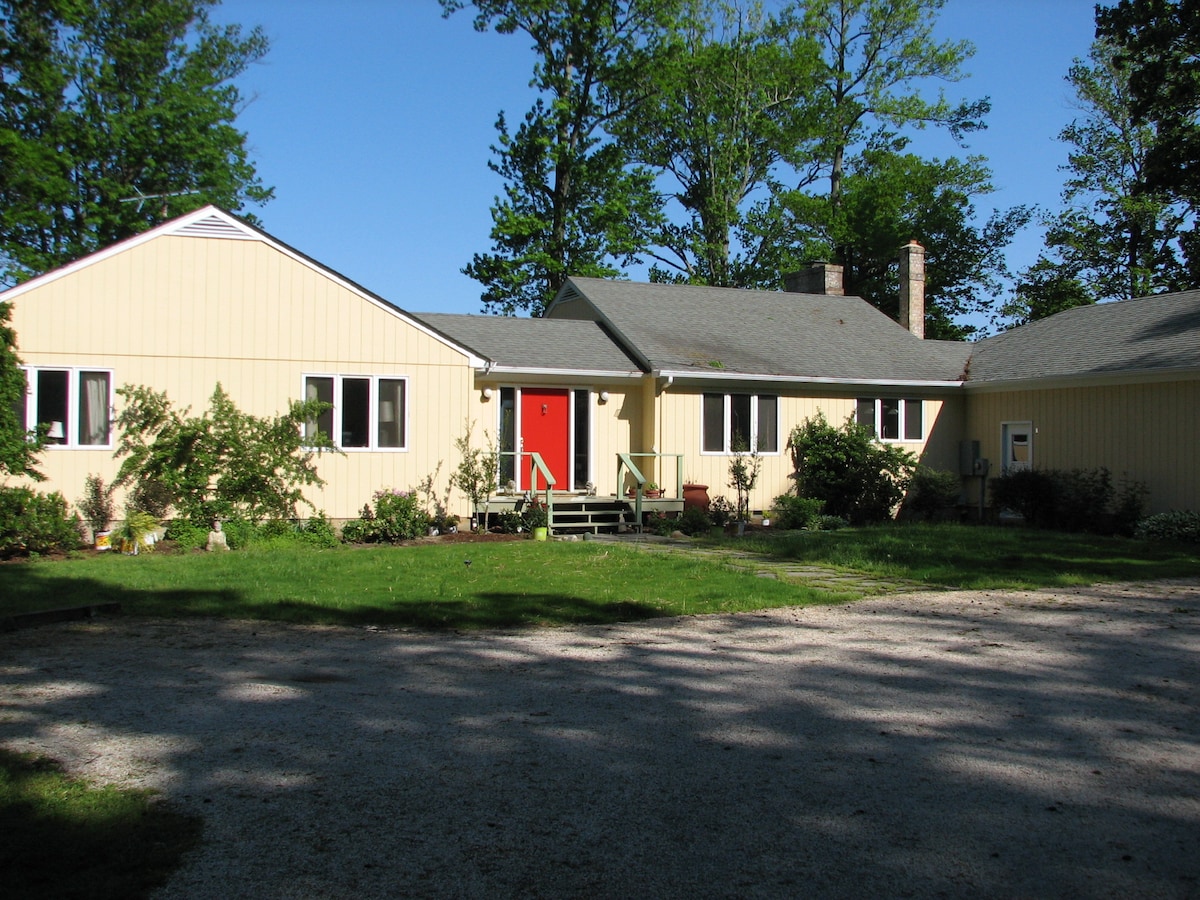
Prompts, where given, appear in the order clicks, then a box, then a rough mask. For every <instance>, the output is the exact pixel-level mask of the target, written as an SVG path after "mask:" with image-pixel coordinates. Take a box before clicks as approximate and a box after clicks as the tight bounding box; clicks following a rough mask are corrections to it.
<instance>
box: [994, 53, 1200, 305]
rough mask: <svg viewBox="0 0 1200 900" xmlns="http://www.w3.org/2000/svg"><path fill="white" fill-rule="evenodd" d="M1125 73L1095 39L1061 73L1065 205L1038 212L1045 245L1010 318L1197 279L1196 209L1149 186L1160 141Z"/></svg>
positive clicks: (1154, 290)
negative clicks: (1070, 110)
mask: <svg viewBox="0 0 1200 900" xmlns="http://www.w3.org/2000/svg"><path fill="white" fill-rule="evenodd" d="M1129 74H1130V73H1129V70H1128V69H1127V68H1125V67H1123V66H1122V65H1121V64H1120V62H1119V58H1118V54H1117V50H1116V48H1115V47H1113V46H1112V45H1111V44H1109V43H1108V42H1107V41H1103V40H1098V41H1096V43H1095V44H1093V46H1092V49H1091V51H1090V54H1089V57H1088V60H1087V61H1084V60H1076V61H1075V63H1074V65H1072V67H1071V70H1070V72H1069V73H1068V75H1067V78H1066V80H1067V82H1068V83H1069V84H1070V85H1071V87H1072V88H1073V89H1074V92H1075V97H1076V103H1077V105H1078V107H1079V111H1080V114H1079V116H1077V117H1076V119H1075V120H1074V121H1073V122H1072V123H1071V124H1070V125H1068V126H1067V127H1066V128H1064V129H1063V130H1062V132H1061V133H1060V134H1059V139H1060V140H1062V141H1063V143H1065V144H1066V145H1067V147H1068V151H1067V164H1066V165H1065V166H1064V167H1063V168H1064V170H1065V171H1066V172H1067V179H1066V181H1065V183H1064V186H1063V192H1062V201H1063V207H1064V208H1063V209H1062V210H1061V211H1060V212H1058V213H1056V214H1054V215H1051V216H1049V217H1047V218H1046V219H1045V222H1044V224H1045V225H1046V229H1047V230H1046V251H1045V252H1044V253H1043V254H1042V256H1041V257H1040V258H1039V260H1038V261H1037V262H1036V263H1035V264H1034V265H1033V266H1032V267H1030V269H1029V270H1028V271H1027V272H1026V273H1024V275H1023V276H1022V278H1021V280H1020V282H1019V283H1018V286H1017V290H1016V295H1015V297H1014V299H1013V301H1012V302H1011V303H1009V304H1008V305H1007V306H1006V307H1005V309H1004V310H1003V312H1004V313H1005V314H1006V315H1007V316H1009V317H1010V318H1011V319H1013V320H1014V321H1015V323H1018V324H1019V323H1023V322H1026V321H1031V320H1033V319H1037V318H1042V317H1044V316H1047V315H1051V314H1053V313H1055V312H1058V311H1060V310H1061V309H1064V308H1069V307H1071V306H1078V305H1081V304H1082V303H1086V302H1096V301H1097V300H1120V299H1127V298H1130V297H1140V296H1144V295H1146V294H1152V293H1157V292H1159V291H1164V290H1180V289H1183V288H1186V287H1189V286H1192V285H1193V284H1194V281H1195V277H1196V274H1197V273H1196V272H1195V271H1189V267H1188V254H1189V248H1190V242H1191V241H1192V240H1194V234H1195V218H1196V217H1195V208H1194V206H1192V205H1190V204H1189V203H1187V202H1184V201H1181V200H1179V199H1173V198H1172V196H1171V195H1170V194H1168V193H1167V192H1165V191H1163V190H1158V189H1155V188H1154V187H1152V186H1151V185H1150V183H1149V171H1150V158H1151V156H1152V155H1153V154H1154V152H1155V149H1156V148H1157V147H1158V146H1159V143H1160V141H1161V138H1160V136H1159V135H1158V134H1156V131H1155V128H1154V127H1153V126H1152V125H1150V124H1147V123H1139V122H1138V121H1137V118H1136V115H1135V113H1134V99H1133V95H1132V91H1131V87H1130V83H1129Z"/></svg>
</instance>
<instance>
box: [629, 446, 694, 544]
mask: <svg viewBox="0 0 1200 900" xmlns="http://www.w3.org/2000/svg"><path fill="white" fill-rule="evenodd" d="M671 457H674V458H675V497H677V498H678V497H682V496H683V454H682V453H618V454H617V491H618V493H619V492H620V490H621V486H622V485H623V484H624V483H625V481H624V474H625V470H626V469H628V470H629V474H630V475H631V476H633V480H634V482H635V483H636V484H635V487H634V494H633V496H634V501H633V515H634V522H635V523H636V525H637V527H638V528H639V529H640V528H641V526H642V497H643V495H644V493H645V490H646V476H645V475H643V474H642V470H641V469H639V468H638V466H637V463H635V462H634V461H633V460H634V458H637V459H669V458H671ZM658 477H659V478H662V474H661V473H660V474H659V476H658ZM663 493H664V494H665V493H666V490H665V489H664V491H663Z"/></svg>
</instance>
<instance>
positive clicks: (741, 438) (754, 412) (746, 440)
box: [700, 394, 779, 453]
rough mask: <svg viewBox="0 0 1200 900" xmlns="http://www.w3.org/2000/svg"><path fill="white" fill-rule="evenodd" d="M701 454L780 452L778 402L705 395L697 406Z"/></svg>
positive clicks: (765, 398)
mask: <svg viewBox="0 0 1200 900" xmlns="http://www.w3.org/2000/svg"><path fill="white" fill-rule="evenodd" d="M700 419H701V437H700V450H701V452H703V453H733V452H734V451H736V450H739V449H741V450H753V451H757V452H758V453H778V452H779V398H778V397H774V396H769V395H762V396H760V395H757V394H705V395H704V396H703V397H702V398H701V406H700Z"/></svg>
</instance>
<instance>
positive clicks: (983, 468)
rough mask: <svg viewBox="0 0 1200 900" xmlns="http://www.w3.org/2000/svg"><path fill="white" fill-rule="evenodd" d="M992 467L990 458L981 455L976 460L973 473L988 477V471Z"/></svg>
mask: <svg viewBox="0 0 1200 900" xmlns="http://www.w3.org/2000/svg"><path fill="white" fill-rule="evenodd" d="M991 468H992V464H991V463H990V462H989V461H988V460H986V459H983V458H982V457H980V458H979V459H977V460H975V465H974V471H972V472H971V474H972V475H978V476H979V477H980V478H987V476H988V471H989V470H990V469H991Z"/></svg>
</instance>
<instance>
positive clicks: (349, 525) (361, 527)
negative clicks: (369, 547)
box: [342, 519, 371, 544]
mask: <svg viewBox="0 0 1200 900" xmlns="http://www.w3.org/2000/svg"><path fill="white" fill-rule="evenodd" d="M370 534H371V523H370V522H368V521H366V520H364V519H351V520H350V521H349V522H346V523H345V524H344V525H342V540H343V541H345V542H346V543H347V544H365V543H367V541H368V540H369V538H370Z"/></svg>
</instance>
